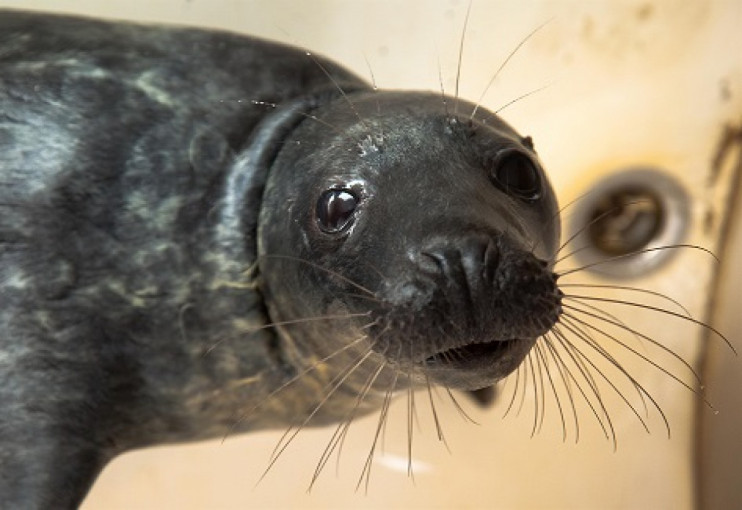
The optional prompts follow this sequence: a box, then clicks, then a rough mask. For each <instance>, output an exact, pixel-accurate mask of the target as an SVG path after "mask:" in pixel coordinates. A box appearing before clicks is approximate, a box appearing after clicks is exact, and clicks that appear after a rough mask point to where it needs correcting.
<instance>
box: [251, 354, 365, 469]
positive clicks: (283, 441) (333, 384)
mask: <svg viewBox="0 0 742 510" xmlns="http://www.w3.org/2000/svg"><path fill="white" fill-rule="evenodd" d="M372 352H373V351H372V350H371V349H369V350H368V351H367V352H366V353H365V354H364V355H363V356H361V358H360V359H359V360H358V361H357V362H356V363H354V364H353V365H352V366H350V367H349V368H347V369H346V370H344V371H343V372H340V374H338V375H337V376H336V377H335V378H334V379H333V380H332V381H330V383H329V384H328V387H329V391H327V392H326V393H325V396H324V397H323V398H322V400H320V401H319V403H318V404H317V405H316V406H315V407H314V409H313V410H312V412H310V413H309V414H308V415H307V417H306V418H305V419H304V420H303V421H302V422H301V424H299V425H298V426H297V427H295V428H294V426H293V425H292V426H291V427H289V428H288V429H287V430H286V432H285V433H284V434H283V436H281V438H280V439H279V440H278V443H277V444H276V446H275V448H274V449H273V453H271V460H270V462H269V463H268V467H267V468H266V469H265V471H264V472H263V474H262V476H261V477H260V480H258V482H260V481H262V480H263V478H265V476H266V475H267V474H268V472H269V471H270V470H271V468H272V467H273V466H274V465H275V463H276V462H277V461H278V459H279V457H280V456H281V455H282V454H283V452H285V451H286V448H288V446H289V445H290V444H291V442H292V441H293V440H294V439H295V438H296V436H297V435H298V434H299V432H301V431H302V430H303V429H304V427H306V425H307V424H308V423H309V422H310V421H311V419H312V418H314V416H315V415H316V414H317V413H318V412H319V410H320V409H321V408H322V406H324V404H325V403H326V402H327V401H328V400H329V399H330V397H331V396H332V395H334V394H335V392H336V391H337V389H338V388H340V387H341V386H342V384H343V383H344V382H345V381H346V380H347V379H348V377H349V376H350V375H351V374H352V373H353V372H355V370H356V369H357V368H358V367H359V366H361V364H363V362H364V361H366V360H367V359H368V357H369V356H370V355H371V353H372ZM292 429H293V432H291V430H292ZM290 432H291V433H290ZM289 433H290V434H289Z"/></svg>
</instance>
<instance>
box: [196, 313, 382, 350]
mask: <svg viewBox="0 0 742 510" xmlns="http://www.w3.org/2000/svg"><path fill="white" fill-rule="evenodd" d="M370 314H371V312H359V313H345V314H339V315H318V316H316V317H303V318H301V319H290V320H285V321H275V322H271V323H268V324H263V325H262V326H258V327H256V328H252V329H250V330H249V331H245V333H244V334H245V335H252V334H254V333H257V332H258V331H262V330H265V329H272V328H277V327H281V326H290V325H292V324H305V323H307V322H317V321H331V320H344V319H357V318H359V317H368V316H369V315H370ZM225 341H226V339H225V338H222V339H219V340H217V341H215V342H214V343H212V344H211V345H210V346H209V348H208V349H206V351H204V353H203V354H202V355H201V356H202V357H206V356H208V355H209V354H211V352H212V351H213V350H214V349H216V348H217V347H219V345H221V344H222V343H223V342H225Z"/></svg>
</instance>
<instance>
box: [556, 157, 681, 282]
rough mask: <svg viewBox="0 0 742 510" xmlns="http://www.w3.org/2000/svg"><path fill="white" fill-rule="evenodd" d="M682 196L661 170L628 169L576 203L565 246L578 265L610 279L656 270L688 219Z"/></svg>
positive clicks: (607, 179) (666, 257) (671, 252)
mask: <svg viewBox="0 0 742 510" xmlns="http://www.w3.org/2000/svg"><path fill="white" fill-rule="evenodd" d="M688 208H689V200H688V195H687V194H686V192H685V191H684V190H683V188H682V187H681V186H680V184H678V183H677V182H676V181H675V180H674V179H673V178H672V177H670V176H669V174H668V173H667V172H663V171H662V170H660V169H656V168H650V167H633V168H629V169H624V170H620V171H618V172H616V173H615V174H613V175H611V176H610V177H608V178H606V179H604V180H603V181H601V182H599V183H598V184H597V185H596V186H594V188H593V189H592V190H591V191H590V192H589V193H588V194H586V195H585V196H583V197H582V198H580V199H579V201H578V203H577V205H576V207H575V209H576V211H575V214H574V215H573V220H572V222H571V228H570V229H569V231H570V238H572V239H573V240H572V242H571V243H570V244H571V246H572V247H573V248H572V250H570V251H572V252H573V253H574V256H575V258H576V259H577V260H578V263H579V265H581V266H589V269H590V270H591V271H593V272H595V273H599V274H601V275H604V276H609V277H612V278H632V277H636V276H640V275H643V274H646V273H647V272H649V271H652V270H654V269H656V268H657V267H658V266H660V265H661V264H663V263H666V262H667V260H668V258H669V257H671V256H672V255H673V253H674V252H675V251H676V250H672V249H668V250H664V249H661V247H663V246H669V245H673V244H677V243H680V242H681V241H682V240H683V238H684V237H685V234H686V231H687V227H688V218H689V209H688Z"/></svg>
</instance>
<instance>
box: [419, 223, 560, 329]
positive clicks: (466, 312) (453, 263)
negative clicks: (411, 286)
mask: <svg viewBox="0 0 742 510" xmlns="http://www.w3.org/2000/svg"><path fill="white" fill-rule="evenodd" d="M419 267H420V269H421V271H424V272H426V273H427V274H428V275H429V276H430V277H431V278H432V279H433V280H434V281H435V282H436V284H437V286H438V287H439V288H440V289H441V291H442V294H443V295H444V299H445V300H446V301H447V302H448V303H449V306H450V305H451V304H453V305H456V306H454V307H452V308H455V309H461V311H462V312H463V313H462V316H465V323H466V325H467V326H468V327H469V328H471V329H473V331H472V332H476V333H477V335H476V336H475V338H472V339H471V340H470V341H469V342H467V343H478V342H477V341H476V338H478V337H479V336H480V334H481V335H483V336H484V337H485V338H486V341H489V342H491V341H507V340H511V339H514V338H535V337H538V336H541V335H542V334H544V333H546V332H547V331H548V330H549V329H550V328H551V327H552V326H553V325H554V324H555V323H556V321H557V320H558V317H559V314H560V313H561V292H560V291H559V289H558V288H557V286H556V278H557V277H556V275H555V274H554V273H552V272H551V271H550V270H549V264H548V262H546V261H544V260H540V259H538V258H537V257H536V256H534V255H533V254H532V253H531V252H529V251H527V250H524V249H522V248H520V247H518V246H517V245H516V244H515V243H514V242H513V241H512V240H510V239H509V238H507V237H506V236H504V235H470V236H465V237H460V238H457V239H454V240H451V239H446V240H440V241H437V240H436V241H433V242H432V243H430V244H429V245H428V246H426V247H425V249H423V250H422V251H421V252H420V257H419ZM535 317H538V318H540V320H535V319H534V318H535ZM463 325H464V324H462V326H463Z"/></svg>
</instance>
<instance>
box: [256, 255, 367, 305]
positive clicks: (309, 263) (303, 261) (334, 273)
mask: <svg viewBox="0 0 742 510" xmlns="http://www.w3.org/2000/svg"><path fill="white" fill-rule="evenodd" d="M260 258H265V259H282V260H291V261H293V262H298V263H301V264H305V265H307V266H310V267H312V268H314V269H319V270H320V271H324V272H326V273H327V274H329V275H331V276H334V277H335V278H338V279H339V280H341V281H343V282H345V283H347V284H349V285H351V286H353V287H355V288H357V289H359V290H360V291H362V292H365V293H366V294H368V295H370V296H374V297H375V296H376V294H375V293H374V292H372V291H370V290H369V289H367V288H366V287H364V286H363V285H360V284H359V283H357V282H354V281H353V280H351V279H350V278H348V277H347V276H344V275H342V274H340V273H338V272H337V271H333V270H332V269H328V268H326V267H322V266H320V265H319V264H317V263H315V262H312V261H311V260H306V259H302V258H301V257H294V256H292V255H260Z"/></svg>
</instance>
